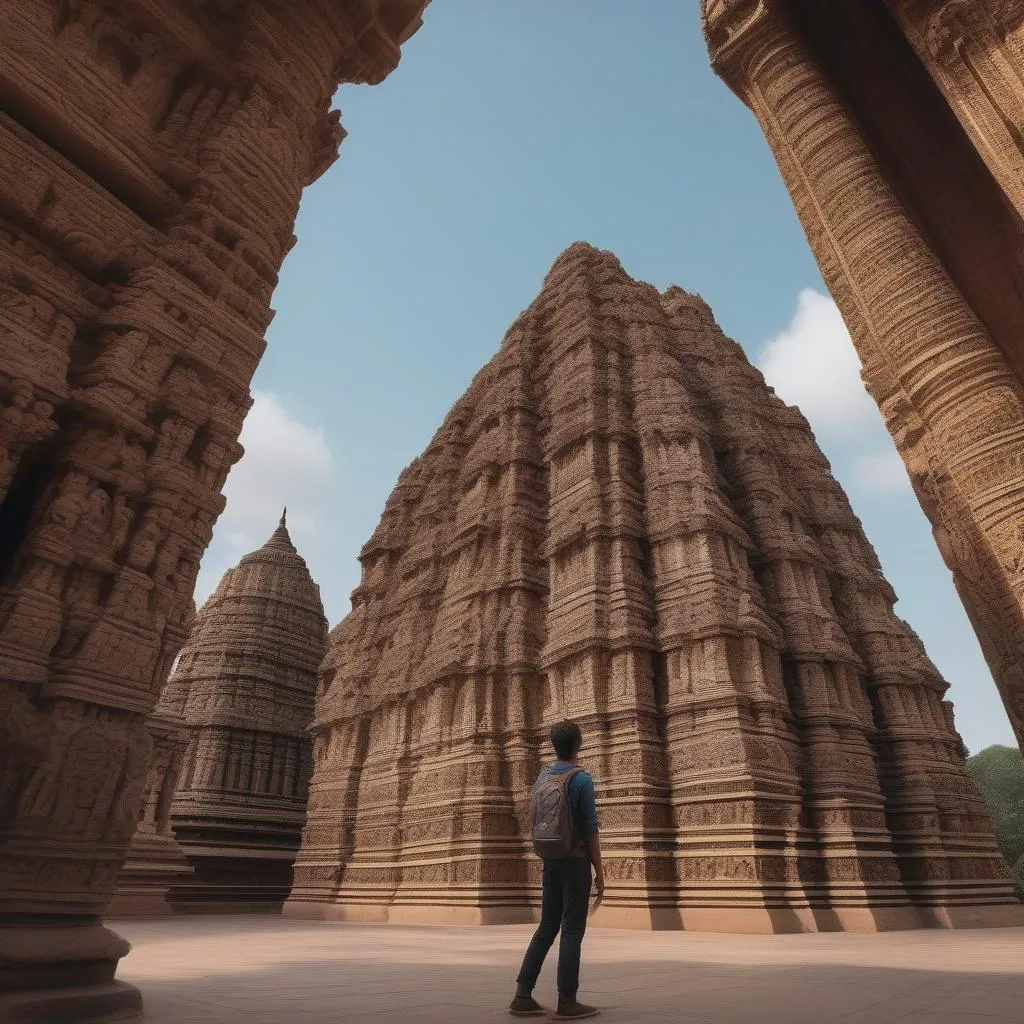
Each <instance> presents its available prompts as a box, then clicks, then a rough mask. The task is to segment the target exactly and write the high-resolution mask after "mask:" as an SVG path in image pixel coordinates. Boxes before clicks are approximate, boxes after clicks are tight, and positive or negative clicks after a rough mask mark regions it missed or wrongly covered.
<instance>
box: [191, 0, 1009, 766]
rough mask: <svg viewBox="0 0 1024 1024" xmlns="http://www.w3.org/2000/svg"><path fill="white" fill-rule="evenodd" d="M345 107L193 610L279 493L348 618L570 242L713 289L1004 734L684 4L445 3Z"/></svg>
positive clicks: (759, 146) (917, 526)
mask: <svg viewBox="0 0 1024 1024" xmlns="http://www.w3.org/2000/svg"><path fill="white" fill-rule="evenodd" d="M337 103H338V105H339V106H340V108H341V110H342V123H343V124H344V125H345V127H346V129H347V130H348V132H349V136H348V138H347V139H346V140H345V142H344V143H343V144H342V147H341V156H340V158H339V160H338V162H337V163H336V164H335V165H334V167H333V168H332V169H331V170H330V171H329V172H328V173H327V174H326V175H325V176H324V177H323V178H321V179H320V181H319V182H317V183H316V184H315V185H314V186H312V187H311V188H310V189H309V190H308V191H307V193H306V196H305V198H304V200H303V205H302V209H301V211H300V214H299V220H298V224H297V226H296V234H297V235H298V237H299V243H298V245H297V246H296V248H295V249H294V250H293V252H292V253H291V254H290V255H289V257H288V259H287V261H286V263H285V266H284V269H283V271H282V275H281V283H280V286H279V287H278V290H277V292H276V294H275V297H274V307H275V308H276V309H277V311H278V313H277V316H276V318H275V320H274V322H273V324H272V325H271V328H270V331H269V334H268V341H269V346H268V350H267V354H266V356H265V357H264V360H263V363H262V364H261V366H260V369H259V371H258V372H257V375H256V379H255V381H254V385H253V386H254V390H255V394H256V405H255V406H254V409H253V412H252V413H251V414H250V417H249V419H248V420H247V422H246V428H245V432H244V433H243V442H244V443H245V444H246V447H247V450H248V454H247V455H246V457H245V458H244V459H243V460H242V462H241V463H239V465H238V466H237V467H236V468H235V469H234V470H233V471H232V474H231V476H230V478H229V480H228V485H227V494H228V507H227V510H226V512H225V513H224V515H223V516H222V517H221V521H220V523H219V524H218V527H217V531H216V534H215V536H214V542H213V544H212V546H211V548H210V550H209V552H208V553H207V557H206V559H205V561H204V563H203V570H202V574H201V576H200V581H199V587H198V591H197V598H198V599H199V600H200V601H201V600H203V599H204V598H205V597H206V596H207V594H208V593H209V592H210V590H212V588H213V586H214V585H215V584H216V581H217V578H218V577H219V576H220V574H221V573H222V572H223V571H224V570H225V569H227V568H228V567H229V566H230V565H232V564H233V563H234V562H235V561H237V559H238V558H239V557H240V556H241V555H242V554H243V553H244V552H245V551H247V550H249V549H250V548H252V547H253V546H256V545H258V544H260V543H262V542H263V540H264V539H265V538H266V536H267V535H269V533H270V532H271V531H272V529H273V527H274V525H275V524H276V521H277V516H278V515H279V513H280V506H282V505H285V504H287V505H289V506H290V509H289V521H290V523H291V525H292V534H293V537H294V539H295V541H296V544H297V545H298V546H299V548H300V550H301V551H302V553H303V554H304V555H305V557H306V560H307V561H308V563H309V565H310V567H311V569H312V571H313V573H314V576H315V577H316V579H317V581H318V582H319V584H320V587H321V591H322V593H323V597H324V605H325V608H326V611H327V615H328V618H329V619H330V621H331V623H332V624H334V623H335V622H337V621H338V619H340V618H341V617H342V616H343V615H344V614H345V613H346V612H347V611H348V608H349V603H348V595H349V593H350V592H351V590H352V589H353V588H354V587H355V585H356V584H357V583H358V580H359V566H358V563H357V561H356V556H357V554H358V551H359V548H360V547H361V546H362V544H363V543H364V542H365V540H366V539H367V538H368V537H369V536H370V534H371V533H372V532H373V529H374V527H375V525H376V522H377V519H378V517H379V516H380V512H381V510H382V508H383V505H384V500H385V498H386V497H387V494H388V493H389V491H390V490H391V488H392V487H393V485H394V482H395V478H396V477H397V475H398V473H399V471H400V470H401V469H402V467H403V466H405V465H406V464H407V463H408V462H410V461H411V460H412V459H413V458H415V457H416V456H417V455H418V454H419V453H420V452H421V451H422V449H423V448H424V447H425V446H426V444H427V442H428V441H429V439H430V437H431V435H432V434H433V432H434V431H435V430H436V428H437V427H438V426H439V424H440V422H441V420H442V418H443V416H444V414H445V413H446V412H447V410H448V409H449V408H450V406H451V405H452V404H453V403H454V402H455V400H456V399H457V398H458V397H459V395H461V394H462V392H463V391H464V390H465V388H466V387H467V385H468V383H469V381H470V379H471V378H472V376H473V374H474V373H476V371H477V370H478V369H479V368H480V367H481V366H482V365H483V364H484V363H485V362H486V361H487V360H488V359H490V358H491V356H492V355H493V354H494V352H495V351H496V350H497V348H498V345H499V344H500V342H501V338H502V336H503V334H504V332H505V330H506V328H507V327H508V325H509V324H510V323H511V322H512V320H513V319H514V318H515V317H516V315H517V314H518V313H519V311H520V310H521V309H523V308H524V307H525V306H527V305H528V304H529V303H530V302H531V300H532V299H533V298H534V296H535V295H536V293H537V291H538V290H539V288H540V285H541V281H542V279H543V277H544V274H545V273H546V271H547V269H548V267H549V266H550V265H551V263H552V262H553V261H554V259H555V257H556V256H557V255H558V253H559V252H561V251H562V249H564V248H565V247H566V246H567V245H569V244H570V243H572V242H573V241H576V240H577V239H582V240H585V241H589V242H591V243H593V244H594V245H597V246H599V247H600V248H604V249H611V250H612V251H614V252H615V253H616V255H618V257H619V258H620V260H621V261H622V264H623V266H624V268H625V270H626V272H627V273H629V274H630V275H632V276H633V277H635V278H639V279H642V280H646V281H650V282H652V283H653V284H656V285H658V286H659V287H662V288H664V287H666V286H667V285H668V284H670V283H677V284H679V285H681V286H682V287H684V288H686V289H687V290H689V291H696V292H699V293H700V294H701V295H703V297H704V298H705V299H706V300H707V301H708V303H709V304H710V305H711V307H712V308H713V309H714V311H715V315H716V317H717V318H718V321H719V323H720V324H721V325H722V326H723V328H724V329H725V330H726V332H727V333H729V334H730V335H731V336H732V337H734V338H735V339H736V340H737V341H739V342H740V343H741V344H742V345H743V347H744V349H745V350H746V352H747V354H748V355H749V356H750V358H751V359H752V360H754V361H755V362H757V363H758V364H759V365H760V366H761V369H762V370H763V371H764V372H765V374H766V376H767V377H768V379H769V381H770V383H772V384H773V385H774V386H775V387H776V390H777V391H778V392H779V394H780V395H782V397H783V398H785V399H786V400H787V401H791V402H795V403H797V404H799V405H800V406H801V408H803V410H804V412H805V413H806V414H807V416H808V418H809V419H810V420H811V423H812V425H813V426H814V428H815V431H816V434H817V436H818V439H819V442H820V443H821V445H822V447H823V448H824V450H825V452H826V454H827V455H828V456H829V458H830V459H831V461H832V464H833V469H834V471H835V473H836V476H837V477H838V478H839V479H840V480H841V482H842V483H843V484H844V486H845V487H846V488H847V491H848V493H849V494H850V498H851V501H852V502H853V505H854V508H855V510H856V511H857V513H858V515H859V516H860V517H861V519H862V520H863V522H864V525H865V528H866V530H867V533H868V536H869V538H870V539H871V540H872V542H873V543H874V544H875V546H876V548H877V550H878V552H879V556H880V558H881V560H882V563H883V566H884V567H885V570H886V572H887V575H888V577H889V579H890V581H891V582H892V584H893V586H894V587H895V588H896V591H897V593H898V594H899V595H900V598H901V600H900V604H899V605H898V610H899V612H900V614H902V616H903V617H904V618H906V619H907V620H908V621H909V622H910V623H911V625H912V626H914V628H915V629H916V630H917V631H918V632H919V633H920V635H921V637H922V639H923V640H924V642H925V644H926V646H927V647H928V650H929V653H930V654H931V656H932V658H933V660H934V661H935V662H936V664H937V665H938V666H939V668H940V669H941V670H942V671H943V673H944V674H945V676H946V678H947V679H948V680H949V682H950V683H951V684H952V690H951V697H952V699H953V700H954V702H955V703H956V707H957V718H958V723H959V728H960V730H961V732H962V733H963V735H964V738H965V740H966V742H967V744H968V746H969V747H970V748H971V749H972V750H979V749H981V748H982V747H984V746H987V745H988V744H990V743H1011V742H1012V732H1011V730H1010V727H1009V724H1008V722H1007V719H1006V715H1005V713H1004V712H1003V709H1002V705H1001V704H1000V702H999V699H998V696H997V695H996V692H995V688H994V685H993V683H992V680H991V676H990V675H989V673H988V670H987V668H986V667H985V663H984V661H983V659H982V658H981V654H980V651H979V649H978V644H977V641H976V640H975V638H974V634H973V632H972V631H971V629H970V627H969V625H968V623H967V620H966V617H965V616H964V613H963V610H962V608H961V606H960V604H959V601H958V600H957V597H956V594H955V592H954V590H953V586H952V582H951V580H950V578H949V574H948V573H947V571H946V569H945V567H944V566H943V564H942V561H941V559H940V558H939V556H938V554H937V552H936V550H935V547H934V544H933V542H932V539H931V534H930V531H929V529H928V526H927V523H926V522H925V520H924V517H923V516H922V514H921V512H920V510H919V509H918V507H917V504H916V502H915V500H914V498H913V495H912V494H911V492H910V489H909V485H908V483H907V481H906V476H905V474H904V472H903V470H902V468H901V464H900V463H899V462H898V460H897V459H896V458H895V453H894V451H893V449H892V445H891V442H890V441H889V439H888V435H887V434H886V433H885V431H884V428H883V427H882V425H881V420H880V417H879V416H878V413H877V410H876V409H875V407H874V405H873V404H872V403H871V401H870V399H868V398H867V397H866V395H865V393H864V391H863V388H862V386H861V385H860V383H859V379H858V377H857V362H856V358H855V356H854V354H853V350H852V347H851V345H850V342H849V338H848V336H847V335H846V332H845V328H844V327H843V325H842V321H841V320H840V319H839V317H838V314H837V313H836V311H835V307H834V305H833V304H832V303H831V300H829V299H828V298H827V297H826V292H825V288H824V285H823V284H822V281H821V278H820V275H819V273H818V270H817V266H816V265H815V262H814V260H813V258H812V256H811V254H810V251H809V249H808V247H807V243H806V241H805V239H804V235H803V232H802V230H801V228H800V225H799V222H798V221H797V218H796V214H795V213H794V211H793V209H792V206H791V204H790V202H789V199H788V196H787V194H786V192H785V189H784V188H783V186H782V182H781V180H780V178H779V174H778V171H777V169H776V167H775V164H774V162H773V161H772V159H771V155H770V153H769V151H768V148H767V146H766V144H765V142H764V139H763V137H762V135H761V133H760V131H759V129H758V127H757V125H756V123H755V121H754V119H753V117H752V116H751V115H750V113H749V112H748V111H747V110H746V108H745V107H744V106H743V105H742V104H741V103H740V102H739V101H738V100H737V99H736V98H735V97H734V96H733V95H732V93H730V92H729V91H728V89H727V88H726V87H725V86H724V85H723V84H722V83H721V82H720V81H719V80H718V79H716V78H715V76H714V75H713V74H712V72H711V71H710V69H709V68H708V63H707V57H706V53H705V50H704V45H703V41H702V39H701V35H700V27H699V23H698V15H697V3H696V0H688V2H686V3H679V2H678V0H644V2H642V3H623V2H622V0H556V2H552V0H514V2H513V0H504V2H498V0H434V3H433V4H431V6H430V7H429V8H428V9H427V13H426V17H425V22H424V26H423V28H422V29H421V30H420V32H419V33H418V34H417V35H416V36H414V37H413V39H412V40H410V42H409V43H408V44H407V45H406V48H405V55H404V57H403V59H402V63H401V65H400V66H399V68H398V70H397V71H396V72H395V73H394V74H393V75H392V76H391V77H390V78H389V79H388V80H387V81H386V82H384V83H383V84H382V85H380V86H375V87H365V86H361V87H343V88H342V89H341V90H340V91H339V94H338V98H337Z"/></svg>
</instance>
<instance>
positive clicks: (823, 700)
mask: <svg viewBox="0 0 1024 1024" xmlns="http://www.w3.org/2000/svg"><path fill="white" fill-rule="evenodd" d="M361 562H362V566H363V576H362V581H361V583H360V586H359V587H358V589H357V590H356V591H355V592H354V594H353V596H352V604H353V607H352V612H351V614H350V615H349V616H348V617H347V618H346V619H344V620H343V621H342V622H341V623H340V624H339V625H338V626H337V627H336V628H335V629H334V631H333V632H332V634H331V637H330V640H329V644H328V653H327V657H326V659H325V661H324V664H323V668H322V670H321V675H320V683H319V690H318V698H317V708H316V719H315V721H314V725H313V734H314V746H313V756H314V772H313V779H312V783H311V786H310V799H309V809H308V822H307V825H306V828H305V832H304V835H303V842H302V849H301V850H300V853H299V857H298V859H297V861H296V866H295V884H294V887H293V889H292V894H291V897H290V899H289V901H288V903H287V904H286V906H285V912H286V913H288V914H292V915H296V916H312V917H325V918H338V919H343V920H390V921H406V922H409V921H419V920H427V921H444V922H450V923H458V922H463V923H467V922H477V921H480V922H501V921H511V920H522V919H524V918H529V917H530V916H531V915H532V913H533V908H534V907H535V905H536V901H537V896H538V881H539V871H540V862H539V861H538V860H537V859H536V858H535V857H534V856H533V854H532V852H531V851H530V845H529V837H528V798H529V791H530V787H531V785H532V783H533V780H534V777H535V775H536V772H537V771H538V769H539V768H540V766H541V765H542V764H543V763H544V762H545V761H546V760H547V759H548V758H549V757H550V756H551V755H550V752H549V749H548V744H547V740H546V731H547V729H548V727H549V726H550V725H551V724H552V722H554V721H556V720H558V719H561V718H563V717H572V718H574V719H576V720H577V721H578V722H579V723H580V724H581V726H582V728H583V731H584V736H585V747H584V751H583V760H584V763H585V764H586V766H587V767H588V768H589V769H590V770H591V772H592V773H593V774H594V776H595V780H596V783H597V787H598V796H599V807H600V815H601V834H602V845H603V848H604V850H605V863H606V874H607V877H608V892H607V895H606V897H605V901H604V904H603V906H602V908H601V909H600V910H599V911H598V912H597V914H596V916H595V922H596V923H605V924H611V925H627V926H636V927H684V928H698V929H701V928H702V929H709V930H722V931H730V930H732V931H792V930H803V931H807V930H826V929H881V928H894V927H914V926H926V925H931V926H936V925H937V926H946V927H949V926H957V925H965V924H994V923H1009V922H1012V921H1020V920H1021V914H1020V911H1021V908H1020V904H1019V903H1018V901H1017V900H1016V898H1015V897H1014V895H1013V892H1012V889H1011V886H1010V883H1009V882H1008V878H1007V870H1006V867H1005V865H1004V864H1003V862H1002V861H1001V859H1000V856H999V854H998V852H997V850H996V845H995V840H994V838H993V835H992V830H991V827H990V824H989V822H988V820H987V817H986V813H985V810H984V807H983V805H982V803H981V800H980V798H979V796H978V794H977V792H976V791H975V790H974V788H973V786H972V784H971V783H970V781H969V779H968V778H967V775H966V773H965V770H964V759H963V746H962V743H961V741H960V737H959V736H958V735H957V733H956V730H955V728H954V725H953V716H952V708H951V706H950V704H949V703H948V702H947V701H945V700H944V699H943V694H944V693H945V691H946V689H947V685H946V683H945V682H944V681H943V680H942V679H941V678H940V676H939V674H938V672H937V671H936V669H935V667H934V666H933V665H932V663H931V662H930V661H929V659H928V657H927V655H926V654H925V652H924V650H923V648H922V646H921V643H920V641H919V639H918V638H917V636H916V635H915V634H914V632H913V630H912V629H911V628H910V627H909V626H908V625H907V624H906V623H905V622H903V621H902V620H901V619H900V618H899V617H897V615H896V614H895V613H894V612H893V603H894V601H895V594H894V593H893V592H892V589H891V587H890V586H889V584H888V583H887V582H886V581H885V579H884V578H883V577H882V573H881V571H880V568H879V563H878V560H877V558H876V556H875V553H874V551H873V549H872V547H871V545H870V544H869V543H868V541H867V540H866V538H865V537H864V534H863V531H862V529H861V525H860V522H859V521H858V519H857V517H856V516H855V515H854V513H853V512H852V510H851V508H850V505H849V502H848V501H847V498H846V496H845V494H844V493H843V491H842V489H841V488H840V486H839V485H838V483H837V482H836V481H835V479H834V478H833V477H832V475H831V473H830V471H829V466H828V462H827V461H826V459H825V458H824V456H823V455H822V454H821V452H820V450H819V449H818V447H817V444H816V443H815V440H814V437H813V435H812V433H811V430H810V428H809V427H808V424H807V422H806V420H805V419H804V417H803V416H802V415H801V414H800V412H799V411H798V410H797V409H794V408H791V407H788V406H786V405H785V404H784V403H783V402H782V401H781V400H780V399H778V398H777V397H776V396H775V395H774V393H773V392H772V391H771V390H770V389H769V388H768V387H767V386H766V384H765V382H764V380H763V378H762V377H761V374H760V373H759V372H758V371H757V370H756V369H755V368H754V367H752V366H751V365H750V363H749V362H748V361H747V359H746V358H745V356H744V354H743V352H742V350H741V349H740V348H739V346H738V345H736V344H735V343H734V342H732V341H730V340H729V339H728V338H727V337H725V335H724V334H723V333H722V331H721V330H720V329H719V328H718V326H717V325H716V323H715V321H714V318H713V317H712V314H711V311H710V310H709V309H708V307H707V306H706V305H705V304H704V302H703V301H702V300H701V299H700V298H699V297H697V296H694V295H690V294H687V293H686V292H684V291H682V290H681V289H679V288H675V287H673V288H670V289H668V291H666V292H665V293H664V294H659V293H658V291H657V290H656V289H655V288H653V287H651V286H650V285H647V284H642V283H638V282H635V281H633V280H631V279H630V278H629V277H628V276H627V275H626V274H625V273H624V272H623V270H622V268H621V267H620V266H619V264H618V262H617V260H616V259H615V258H614V257H613V256H612V255H611V254H610V253H606V252H600V251H598V250H596V249H594V248H592V247H590V246H588V245H585V244H579V243H578V244H576V245H573V246H572V247H570V248H569V249H568V250H567V251H566V252H565V253H563V254H562V255H561V256H560V257H559V259H558V260H557V262H556V263H555V265H554V267H553V268H552V270H551V271H550V273H549V275H548V277H547V279H546V281H545V283H544V287H543V290H542V291H541V294H540V296H539V297H538V298H537V299H536V301H535V302H534V303H533V304H532V305H531V306H530V307H529V308H528V309H527V310H526V311H525V312H524V313H523V314H522V315H521V316H520V317H519V319H518V320H517V321H516V322H515V323H514V324H513V325H512V327H511V328H510V330H509V332H508V333H507V335H506V337H505V340H504V342H503V344H502V346H501V348H500V350H499V352H498V354H497V355H496V356H495V357H494V359H493V360H492V361H491V362H490V363H489V364H488V365H487V366H486V367H485V368H484V369H483V370H482V371H481V372H480V373H479V374H478V375H477V376H476V378H475V379H474V381H473V383H472V385H471V386H470V388H469V390H468V391H467V392H466V394H465V395H464V396H463V397H462V398H461V399H460V400H459V402H457V403H456V405H455V407H454V408H453V409H452V411H451V412H450V413H449V415H448V417H447V418H446V420H445V422H444V424H443V426H442V427H441V429H440V430H439V431H438V433H437V434H436V435H435V437H434V438H433V440H432V441H431V443H430V445H429V446H428V447H427V449H426V451H425V452H424V453H423V455H422V456H421V457H420V458H419V459H417V460H416V461H415V462H414V463H413V464H412V465H410V466H409V467H408V468H407V469H406V470H404V471H403V473H402V474H401V476H400V478H399V481H398V484H397V486H396V487H395V490H394V491H393V492H392V494H391V496H390V498H389V499H388V501H387V504H386V507H385V510H384V514H383V517H382V519H381V521H380V525H379V526H378V528H377V530H376V532H375V533H374V535H373V537H372V538H371V539H370V541H369V542H368V543H367V544H366V546H365V547H364V548H363V550H362V554H361Z"/></svg>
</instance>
